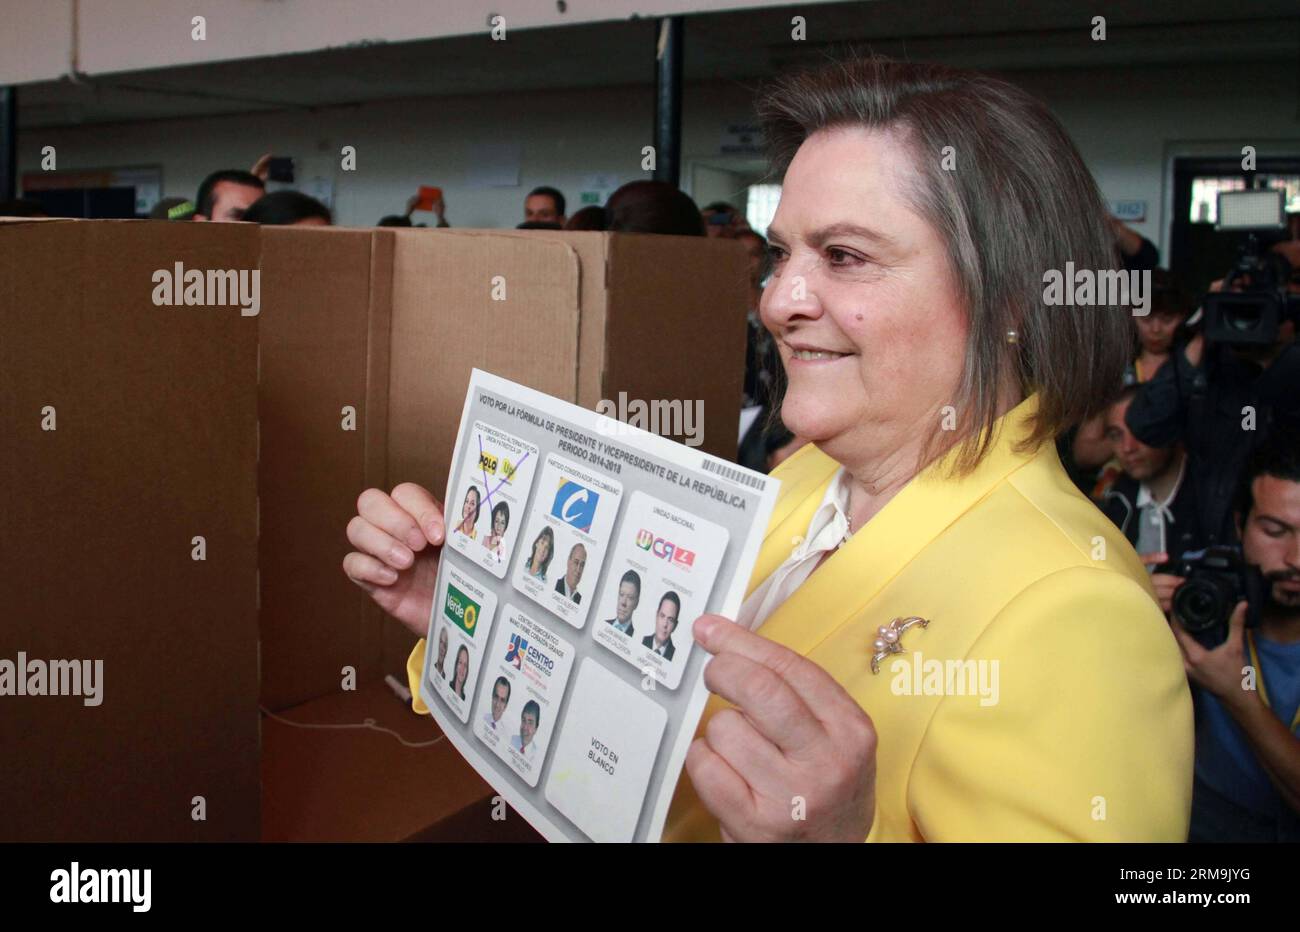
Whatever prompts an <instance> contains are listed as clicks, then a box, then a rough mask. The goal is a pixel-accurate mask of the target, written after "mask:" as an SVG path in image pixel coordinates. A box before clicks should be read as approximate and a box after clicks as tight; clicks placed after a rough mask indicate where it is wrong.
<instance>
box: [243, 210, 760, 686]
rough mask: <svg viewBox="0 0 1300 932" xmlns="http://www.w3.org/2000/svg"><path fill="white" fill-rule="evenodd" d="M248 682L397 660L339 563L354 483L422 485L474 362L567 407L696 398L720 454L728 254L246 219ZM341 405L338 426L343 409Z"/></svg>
mask: <svg viewBox="0 0 1300 932" xmlns="http://www.w3.org/2000/svg"><path fill="white" fill-rule="evenodd" d="M261 232H262V247H261V250H262V251H261V259H260V262H261V268H262V271H263V289H264V294H265V298H264V301H263V311H262V315H261V323H260V326H261V331H262V346H261V388H260V410H261V419H262V453H261V461H260V465H259V476H260V483H261V488H262V511H261V514H262V527H261V540H260V565H261V570H262V625H261V628H262V663H263V676H262V696H263V701H264V702H265V703H266V705H267V706H268V707H269V708H271V709H273V710H277V711H278V710H282V709H285V708H288V707H290V706H293V705H297V704H299V703H302V702H307V701H310V700H313V699H316V698H320V697H323V696H327V695H330V694H333V693H337V692H338V691H339V690H340V688H341V683H342V680H343V677H344V675H345V673H344V670H345V668H351V669H353V670H355V671H356V674H357V679H358V681H360V682H364V681H367V680H369V679H370V678H372V677H373V676H375V675H378V674H379V673H380V672H390V673H393V674H395V675H397V676H399V677H402V676H404V672H403V671H404V669H405V661H406V656H407V654H408V653H409V652H410V649H411V646H412V643H413V640H412V638H411V636H410V635H409V634H408V633H407V632H406V631H404V630H403V629H402V628H401V627H400V626H399V625H397V624H396V623H394V622H392V621H391V620H388V619H385V618H383V617H382V615H381V613H379V611H378V610H377V609H375V608H374V607H373V606H372V605H371V603H370V600H369V598H368V597H367V596H366V595H365V594H364V593H363V592H361V590H359V589H357V588H356V587H354V586H352V584H351V583H349V582H348V581H347V580H346V579H345V578H344V576H343V574H342V572H341V571H340V569H339V566H340V562H341V560H342V558H343V555H344V554H345V553H346V552H347V550H348V549H349V547H348V544H347V542H346V536H345V529H346V526H347V522H348V520H349V519H350V518H351V517H352V515H353V514H355V511H356V499H357V496H358V495H359V494H360V493H361V491H362V490H363V489H365V488H368V487H372V486H375V487H381V488H384V489H385V490H391V489H392V487H393V486H395V485H396V484H397V483H399V482H403V481H413V482H418V483H420V484H421V485H425V486H427V487H429V488H430V489H432V490H433V491H434V493H435V495H437V496H439V497H441V495H442V491H443V489H444V488H445V486H446V481H447V471H448V469H449V468H450V457H451V447H452V443H453V441H454V438H455V435H456V428H457V425H458V424H459V420H460V411H461V407H462V405H463V403H464V399H465V391H466V388H467V387H468V385H469V374H470V371H471V370H472V369H473V368H475V367H477V368H481V369H486V370H488V371H491V372H494V373H497V374H499V375H502V376H505V377H506V378H509V379H513V380H515V381H519V382H522V383H524V384H527V385H530V386H532V387H534V388H536V389H538V390H540V391H544V392H548V393H550V394H553V395H557V396H559V397H561V398H564V399H566V400H569V401H574V402H577V403H579V404H582V405H584V406H586V407H595V406H596V405H597V403H598V402H599V401H601V399H609V400H611V401H614V402H616V401H617V400H618V398H619V393H620V392H623V393H625V397H626V398H627V399H642V400H645V401H651V400H655V399H676V400H680V401H682V402H691V403H694V402H695V401H696V400H698V401H699V402H700V403H701V404H702V406H703V413H704V417H703V425H702V426H703V448H704V449H706V450H708V451H709V452H711V453H715V454H717V455H720V456H724V457H728V458H732V457H734V455H735V449H736V433H737V421H738V418H739V405H740V389H741V380H742V377H743V366H744V345H745V344H744V339H745V323H744V320H745V310H746V308H745V301H746V298H747V289H746V269H747V266H746V259H745V254H744V250H743V249H742V248H741V247H740V245H739V244H737V243H735V242H731V241H721V240H706V239H703V238H692V237H668V236H644V235H627V234H608V233H555V232H544V231H526V232H525V231H502V232H494V231H486V230H400V229H382V230H365V231H361V230H339V229H332V230H330V229H319V228H264V229H263V230H262V231H261ZM345 405H352V406H354V408H355V413H356V420H355V424H354V425H353V426H354V427H355V428H356V429H355V430H345V429H343V426H344V425H343V414H342V410H343V407H344V406H345Z"/></svg>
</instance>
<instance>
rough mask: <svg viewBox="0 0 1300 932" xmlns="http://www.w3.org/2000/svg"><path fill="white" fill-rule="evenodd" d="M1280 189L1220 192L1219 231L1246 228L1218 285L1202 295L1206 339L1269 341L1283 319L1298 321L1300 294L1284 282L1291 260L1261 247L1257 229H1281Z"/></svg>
mask: <svg viewBox="0 0 1300 932" xmlns="http://www.w3.org/2000/svg"><path fill="white" fill-rule="evenodd" d="M1284 197H1285V195H1284V193H1283V192H1282V191H1233V192H1224V193H1222V194H1220V195H1219V223H1218V225H1217V227H1216V229H1218V230H1221V231H1250V232H1249V233H1248V235H1247V237H1246V241H1245V242H1244V243H1243V244H1242V245H1241V247H1240V249H1239V250H1238V251H1237V258H1236V261H1235V262H1234V263H1233V266H1232V269H1231V270H1230V271H1229V272H1228V274H1227V275H1225V276H1224V279H1223V290H1222V291H1218V292H1211V293H1209V294H1207V295H1206V296H1205V303H1204V305H1203V307H1204V309H1205V321H1204V328H1205V329H1204V333H1205V339H1206V340H1207V341H1209V342H1214V343H1224V344H1227V345H1229V346H1238V347H1242V348H1250V347H1262V346H1271V345H1272V344H1274V343H1276V342H1277V339H1278V328H1279V327H1280V326H1281V325H1282V323H1283V322H1284V321H1287V320H1300V295H1294V294H1290V293H1289V292H1288V290H1287V285H1288V284H1289V282H1290V280H1291V276H1292V274H1293V270H1292V268H1291V263H1290V262H1288V261H1287V260H1286V258H1285V257H1284V256H1282V255H1279V254H1278V253H1275V252H1265V251H1263V250H1262V248H1261V243H1260V239H1259V235H1258V232H1257V231H1269V230H1274V231H1276V230H1281V229H1285V228H1286V214H1285V210H1284Z"/></svg>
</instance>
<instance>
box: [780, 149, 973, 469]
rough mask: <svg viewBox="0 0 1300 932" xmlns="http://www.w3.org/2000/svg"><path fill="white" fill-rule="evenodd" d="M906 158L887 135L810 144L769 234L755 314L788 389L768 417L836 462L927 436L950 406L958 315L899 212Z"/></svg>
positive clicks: (944, 269)
mask: <svg viewBox="0 0 1300 932" xmlns="http://www.w3.org/2000/svg"><path fill="white" fill-rule="evenodd" d="M933 157H934V158H935V159H939V158H941V157H942V156H941V153H938V152H936V153H934V154H933ZM958 159H960V153H959V154H958ZM914 160H915V156H914V155H913V154H912V152H911V150H910V149H909V148H907V147H906V146H905V145H904V144H903V143H902V141H901V140H900V137H899V134H898V132H897V131H894V130H870V129H866V128H863V127H835V128H831V129H826V130H821V131H818V132H816V133H813V134H812V135H811V136H809V137H808V139H807V140H805V141H804V143H803V145H801V146H800V147H799V151H798V152H797V153H796V154H795V156H794V159H793V160H792V161H791V163H790V166H789V169H788V170H787V171H786V176H785V182H784V186H783V188H782V191H781V202H780V205H779V207H778V208H777V211H776V216H775V217H774V218H773V220H772V224H771V226H770V228H769V229H768V239H769V242H770V243H771V253H772V262H773V271H772V279H771V281H770V282H769V283H768V286H767V288H766V289H765V290H764V292H763V299H762V303H761V306H760V311H761V313H762V318H763V323H764V325H765V326H766V327H767V329H768V330H770V331H771V332H772V334H773V336H774V337H775V338H776V342H777V346H778V347H779V350H780V353H781V361H782V363H784V365H785V369H786V373H787V375H788V378H789V388H788V389H787V392H786V396H785V401H784V403H783V405H782V408H781V415H782V418H783V420H784V421H785V424H786V426H787V427H789V429H790V430H792V431H794V433H795V434H797V435H798V436H801V437H805V438H807V439H809V440H812V441H813V442H815V443H817V445H818V446H819V447H821V448H822V449H823V450H824V451H825V452H826V453H827V454H829V455H830V456H832V457H834V458H836V459H838V460H840V461H841V462H845V461H846V460H849V461H851V460H852V459H853V458H854V457H855V456H861V455H862V454H863V452H864V451H874V452H875V453H879V452H881V451H882V450H884V451H888V450H890V449H893V448H895V447H900V446H901V445H902V444H903V443H904V442H905V441H907V440H914V439H916V438H917V437H918V436H921V437H924V436H928V435H929V433H930V431H932V430H934V429H935V428H937V427H938V426H939V422H940V418H941V417H942V414H941V409H942V408H943V407H944V406H945V405H948V404H954V403H955V401H956V396H957V387H958V381H959V379H960V378H961V373H962V366H963V361H964V358H965V353H966V335H967V323H966V315H965V312H964V310H963V305H962V301H961V298H960V297H959V291H958V286H957V280H956V278H955V276H954V274H953V271H952V268H951V266H950V263H949V259H948V252H947V248H946V246H945V244H944V241H943V240H942V239H941V238H940V236H939V233H938V232H937V231H936V230H935V229H934V228H933V227H931V225H930V224H929V223H928V222H927V221H926V220H925V219H923V218H922V216H921V215H920V214H919V213H918V212H917V211H916V210H915V209H914V208H913V207H912V206H911V204H910V202H909V200H908V196H907V191H909V190H913V189H914V186H915V185H919V184H920V178H919V176H918V174H917V172H916V170H915V168H914V167H913V162H914ZM958 164H959V165H960V162H959V163H958ZM958 170H960V169H958ZM960 414H961V413H960V412H958V417H960Z"/></svg>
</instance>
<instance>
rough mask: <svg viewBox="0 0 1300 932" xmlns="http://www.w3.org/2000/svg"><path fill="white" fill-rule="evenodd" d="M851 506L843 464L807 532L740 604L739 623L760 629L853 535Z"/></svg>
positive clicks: (749, 627) (793, 541)
mask: <svg viewBox="0 0 1300 932" xmlns="http://www.w3.org/2000/svg"><path fill="white" fill-rule="evenodd" d="M848 510H849V474H848V472H847V471H845V469H844V467H843V466H841V467H840V468H839V469H838V470H836V472H835V475H834V477H833V478H832V479H831V484H830V485H829V486H828V487H827V489H826V494H825V495H824V496H822V503H821V505H820V506H819V507H818V508H817V510H816V511H815V512H813V516H812V520H811V521H809V522H808V530H807V532H806V533H805V534H804V536H803V537H802V538H799V537H796V538H795V539H794V540H792V541H791V542H790V545H791V547H793V548H794V549H793V551H792V552H791V554H790V556H789V557H788V558H786V561H785V562H784V563H782V564H781V565H780V566H778V567H777V568H776V570H775V571H774V572H773V573H772V575H771V576H769V577H767V579H765V580H763V582H761V583H760V584H759V586H758V588H757V589H755V590H754V591H753V592H752V593H750V596H749V598H747V599H746V600H745V603H744V604H743V605H741V606H740V613H739V614H738V615H737V616H736V622H737V624H740V625H743V626H744V627H746V628H748V629H749V630H750V631H755V630H757V629H758V626H759V625H761V624H762V623H763V622H765V621H767V618H768V616H769V615H771V614H772V612H774V611H776V609H777V608H778V607H779V606H780V605H781V603H782V602H784V601H785V600H786V599H788V598H789V597H790V594H791V593H792V592H794V591H795V590H796V589H798V588H799V587H800V586H802V585H803V584H804V582H805V581H806V580H807V579H808V577H809V576H811V575H812V572H813V570H815V569H816V568H817V564H818V562H819V561H820V560H821V558H822V556H823V555H824V554H826V553H827V552H829V551H831V550H836V549H838V548H839V547H842V546H843V545H844V544H845V542H846V541H847V540H848V539H849V517H848Z"/></svg>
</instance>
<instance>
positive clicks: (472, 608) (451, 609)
mask: <svg viewBox="0 0 1300 932" xmlns="http://www.w3.org/2000/svg"><path fill="white" fill-rule="evenodd" d="M442 612H443V614H444V615H446V616H447V617H448V618H450V619H451V620H452V621H454V622H455V623H456V624H457V625H458V626H459V627H460V629H461V630H462V631H464V632H465V633H466V634H468V635H469V636H470V637H473V636H474V627H475V626H476V625H477V624H478V613H479V604H478V603H477V602H475V601H474V600H473V599H471V598H470V597H469V596H467V595H465V593H463V592H461V591H460V590H459V589H457V588H456V587H455V586H453V585H452V584H451V583H447V602H446V604H444V605H443V607H442Z"/></svg>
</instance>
